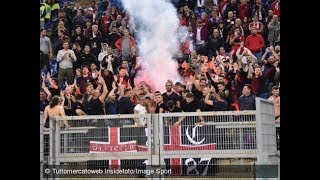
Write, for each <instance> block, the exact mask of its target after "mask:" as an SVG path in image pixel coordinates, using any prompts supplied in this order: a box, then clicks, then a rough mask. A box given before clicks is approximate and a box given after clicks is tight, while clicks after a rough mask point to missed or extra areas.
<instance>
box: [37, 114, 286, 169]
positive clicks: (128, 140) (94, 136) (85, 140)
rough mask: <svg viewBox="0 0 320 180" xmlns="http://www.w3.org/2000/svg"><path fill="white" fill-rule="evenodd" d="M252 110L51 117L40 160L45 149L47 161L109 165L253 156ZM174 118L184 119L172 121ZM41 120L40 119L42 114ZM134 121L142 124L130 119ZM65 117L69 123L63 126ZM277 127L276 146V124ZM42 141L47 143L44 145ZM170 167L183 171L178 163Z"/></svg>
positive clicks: (110, 166)
mask: <svg viewBox="0 0 320 180" xmlns="http://www.w3.org/2000/svg"><path fill="white" fill-rule="evenodd" d="M256 113H257V111H225V112H193V113H168V114H167V113H164V114H145V115H134V114H131V115H105V116H67V117H55V118H50V128H44V129H43V130H42V125H41V128H40V129H41V130H40V142H41V143H42V147H40V149H41V152H42V153H41V154H40V156H41V158H40V160H41V161H40V164H41V165H42V166H43V164H44V162H45V161H44V159H45V158H44V157H46V155H49V156H48V160H49V162H48V163H47V164H51V165H61V164H66V165H82V166H86V167H88V168H96V167H105V168H109V169H110V168H115V169H117V168H119V167H123V166H124V165H126V166H130V167H135V166H142V165H152V166H159V167H160V166H161V165H162V166H163V165H165V166H168V165H169V166H174V165H183V164H190V163H191V164H199V163H202V164H203V163H207V165H209V164H210V165H211V164H215V163H217V162H222V161H218V160H219V159H220V160H223V159H240V161H241V159H249V160H250V159H251V162H254V161H255V160H256V159H257V156H258V155H257V153H258V152H257V143H259V142H257V134H256V133H257V131H256V129H257V123H256ZM178 119H183V121H182V122H181V123H180V125H174V123H175V122H176V121H177V120H178ZM200 119H203V120H204V121H205V125H203V124H201V123H200ZM40 120H41V123H42V118H41V117H40ZM135 121H137V122H139V121H145V122H146V124H145V126H137V125H133V124H134V122H135ZM64 122H68V124H70V125H71V127H70V128H67V129H65V128H63V124H64ZM275 128H276V126H275ZM276 132H277V135H275V136H276V137H277V140H276V142H277V145H278V149H277V150H278V152H279V151H280V125H277V130H276ZM45 136H48V137H50V138H44V137H45ZM44 139H45V140H44ZM43 140H44V141H43ZM45 142H47V144H46V145H47V146H44V145H45ZM48 142H50V143H48ZM48 145H49V146H48ZM49 147H50V148H49ZM48 150H49V151H48ZM46 151H47V152H49V154H48V153H47V154H46V153H45V152H46ZM240 164H241V163H240ZM42 166H41V167H42ZM174 172H175V173H173V174H180V173H182V172H183V173H185V172H184V171H183V170H182V169H176V170H175V171H174ZM202 173H204V172H202ZM200 174H201V173H200Z"/></svg>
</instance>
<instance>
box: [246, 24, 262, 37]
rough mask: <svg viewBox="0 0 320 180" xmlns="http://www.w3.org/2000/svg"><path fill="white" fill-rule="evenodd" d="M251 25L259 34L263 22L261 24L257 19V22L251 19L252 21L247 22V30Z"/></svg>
mask: <svg viewBox="0 0 320 180" xmlns="http://www.w3.org/2000/svg"><path fill="white" fill-rule="evenodd" d="M253 27H255V28H256V30H257V33H258V34H260V35H261V33H262V31H263V24H262V23H261V22H259V21H257V22H254V21H253V22H251V23H250V24H249V30H250V29H251V28H253Z"/></svg>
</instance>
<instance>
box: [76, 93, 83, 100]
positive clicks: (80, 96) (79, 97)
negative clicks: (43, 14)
mask: <svg viewBox="0 0 320 180" xmlns="http://www.w3.org/2000/svg"><path fill="white" fill-rule="evenodd" d="M82 98H83V94H77V95H76V96H75V99H76V100H77V101H79V100H81V99H82Z"/></svg>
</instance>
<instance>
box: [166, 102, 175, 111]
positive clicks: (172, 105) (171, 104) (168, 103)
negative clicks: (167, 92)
mask: <svg viewBox="0 0 320 180" xmlns="http://www.w3.org/2000/svg"><path fill="white" fill-rule="evenodd" d="M174 105H175V103H174V101H173V100H169V101H168V102H167V107H168V108H169V109H172V108H174Z"/></svg>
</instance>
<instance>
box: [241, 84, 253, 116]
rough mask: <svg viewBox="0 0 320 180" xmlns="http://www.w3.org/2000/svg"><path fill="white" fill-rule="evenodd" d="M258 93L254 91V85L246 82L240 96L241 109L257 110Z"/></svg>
mask: <svg viewBox="0 0 320 180" xmlns="http://www.w3.org/2000/svg"><path fill="white" fill-rule="evenodd" d="M255 99H256V95H255V94H253V93H252V86H251V85H250V84H245V85H244V87H243V89H242V95H241V96H240V97H239V100H238V102H239V106H240V111H244V110H256V101H255Z"/></svg>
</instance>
